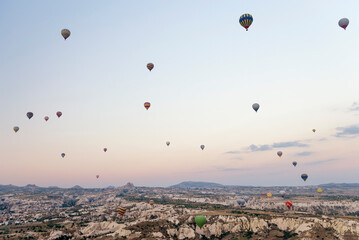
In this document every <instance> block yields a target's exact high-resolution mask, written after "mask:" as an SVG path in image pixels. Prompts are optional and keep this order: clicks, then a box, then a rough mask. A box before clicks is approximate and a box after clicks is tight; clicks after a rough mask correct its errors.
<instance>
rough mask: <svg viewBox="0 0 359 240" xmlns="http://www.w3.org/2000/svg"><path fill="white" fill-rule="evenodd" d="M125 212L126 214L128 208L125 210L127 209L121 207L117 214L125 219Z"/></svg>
mask: <svg viewBox="0 0 359 240" xmlns="http://www.w3.org/2000/svg"><path fill="white" fill-rule="evenodd" d="M125 212H126V208H125V207H119V208H117V213H118V214H119V215H120V216H121V217H123V215H124V214H125Z"/></svg>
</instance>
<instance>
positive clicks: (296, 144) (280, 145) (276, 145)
mask: <svg viewBox="0 0 359 240" xmlns="http://www.w3.org/2000/svg"><path fill="white" fill-rule="evenodd" d="M272 146H273V148H287V147H309V145H308V144H304V143H300V142H299V141H294V142H281V143H274V144H273V145H272Z"/></svg>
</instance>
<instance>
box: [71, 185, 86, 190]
mask: <svg viewBox="0 0 359 240" xmlns="http://www.w3.org/2000/svg"><path fill="white" fill-rule="evenodd" d="M70 189H83V188H82V187H81V186H79V185H76V186H73V187H72V188H70Z"/></svg>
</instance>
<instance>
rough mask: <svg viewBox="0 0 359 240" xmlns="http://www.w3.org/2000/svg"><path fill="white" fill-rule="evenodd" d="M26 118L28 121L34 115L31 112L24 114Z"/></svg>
mask: <svg viewBox="0 0 359 240" xmlns="http://www.w3.org/2000/svg"><path fill="white" fill-rule="evenodd" d="M26 116H27V117H28V118H29V119H31V118H32V116H34V114H33V113H32V112H28V113H26Z"/></svg>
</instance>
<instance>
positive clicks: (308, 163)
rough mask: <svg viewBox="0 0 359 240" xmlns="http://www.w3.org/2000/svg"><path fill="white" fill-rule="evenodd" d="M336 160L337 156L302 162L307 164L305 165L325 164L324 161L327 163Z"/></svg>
mask: <svg viewBox="0 0 359 240" xmlns="http://www.w3.org/2000/svg"><path fill="white" fill-rule="evenodd" d="M337 160H338V158H330V159H326V160H319V161H314V162H307V163H304V165H307V166H312V165H320V164H325V163H329V162H333V161H337Z"/></svg>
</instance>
